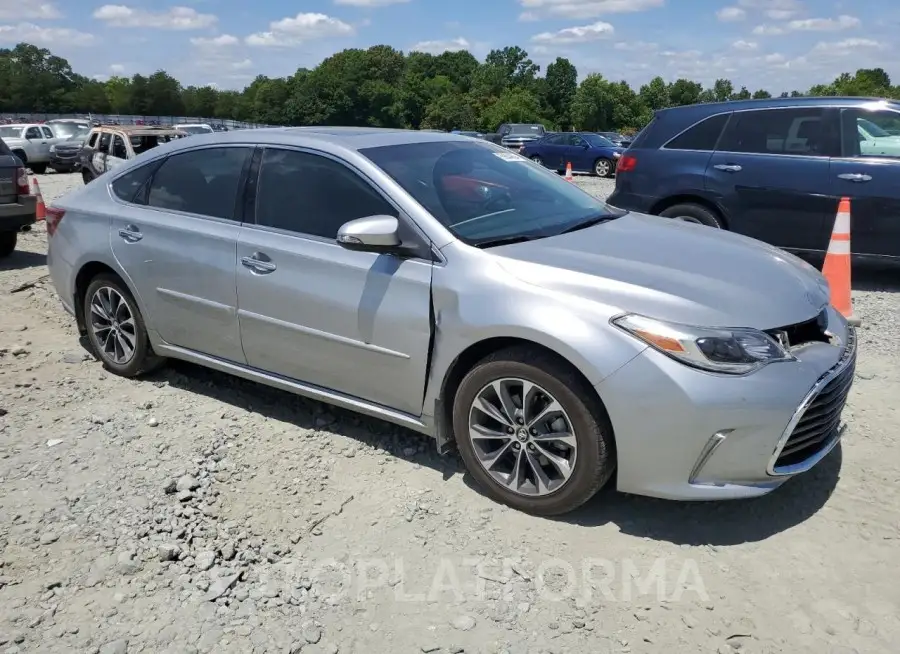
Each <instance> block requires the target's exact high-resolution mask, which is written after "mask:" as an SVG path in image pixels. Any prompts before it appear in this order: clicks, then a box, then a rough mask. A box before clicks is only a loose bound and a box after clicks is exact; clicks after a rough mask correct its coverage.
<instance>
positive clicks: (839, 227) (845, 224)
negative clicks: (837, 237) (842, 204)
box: [831, 213, 850, 234]
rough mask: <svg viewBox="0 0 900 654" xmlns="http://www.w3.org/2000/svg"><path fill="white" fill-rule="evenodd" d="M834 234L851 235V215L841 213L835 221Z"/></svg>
mask: <svg viewBox="0 0 900 654" xmlns="http://www.w3.org/2000/svg"><path fill="white" fill-rule="evenodd" d="M831 233H832V234H849V233H850V214H849V213H839V214H838V215H837V218H835V220H834V230H832V232H831Z"/></svg>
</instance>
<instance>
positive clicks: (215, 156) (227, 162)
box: [147, 147, 250, 220]
mask: <svg viewBox="0 0 900 654" xmlns="http://www.w3.org/2000/svg"><path fill="white" fill-rule="evenodd" d="M249 156H250V148H246V147H219V148H205V149H203V150H191V151H189V152H182V153H180V154H173V155H172V156H170V157H169V158H167V159H166V160H165V161H164V162H163V164H162V165H161V166H160V167H159V169H158V170H157V171H156V174H155V175H153V181H152V182H150V190H149V194H148V196H147V204H148V205H149V206H151V207H156V208H158V209H168V210H171V211H185V212H187V213H195V214H198V215H201V216H211V217H213V218H225V219H229V220H233V219H234V205H235V201H236V200H237V195H238V191H239V188H240V180H241V174H242V172H243V170H244V164H245V163H246V162H247V158H248V157H249Z"/></svg>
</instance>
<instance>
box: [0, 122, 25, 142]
mask: <svg viewBox="0 0 900 654" xmlns="http://www.w3.org/2000/svg"><path fill="white" fill-rule="evenodd" d="M21 136H22V128H21V127H11V126H9V125H4V126H2V127H0V138H4V139H17V138H19V137H21Z"/></svg>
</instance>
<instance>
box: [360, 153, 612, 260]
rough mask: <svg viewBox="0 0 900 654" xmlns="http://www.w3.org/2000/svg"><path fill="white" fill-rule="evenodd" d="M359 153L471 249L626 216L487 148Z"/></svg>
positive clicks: (532, 166)
mask: <svg viewBox="0 0 900 654" xmlns="http://www.w3.org/2000/svg"><path fill="white" fill-rule="evenodd" d="M360 153H361V154H362V155H363V156H365V157H368V158H369V159H370V160H371V161H372V162H374V163H375V164H376V165H377V166H379V167H380V168H381V169H382V170H384V171H385V172H386V173H387V174H388V175H390V176H391V177H392V178H393V179H394V180H395V181H396V182H397V183H398V184H399V185H400V186H402V187H403V188H404V189H405V190H406V191H407V192H408V193H409V194H410V195H411V196H412V197H413V198H415V199H416V200H417V201H418V202H419V204H421V205H422V206H423V207H425V208H426V209H427V210H428V211H429V212H430V213H431V214H432V215H433V216H434V217H435V218H437V219H438V220H439V221H440V222H441V223H442V224H443V225H444V226H446V227H447V229H449V230H450V232H452V233H453V235H454V236H456V237H457V238H459V239H460V240H462V241H463V242H465V243H468V244H469V245H474V246H481V247H489V246H491V245H499V244H501V243H504V242H514V241H524V240H531V239H535V238H543V237H547V236H554V235H556V234H561V233H563V232H567V231H571V230H573V229H577V228H578V227H580V226H582V225H584V226H586V225H588V224H592V223H594V222H597V221H599V220H603V219H611V218H617V217H619V216H621V215H624V213H625V212H623V211H621V210H619V209H616V208H614V207H611V206H610V205H607V204H606V203H604V202H601V201H600V200H598V199H596V198H594V197H593V196H591V195H589V194H588V193H586V192H584V191H582V190H581V189H579V188H578V187H577V186H575V185H574V184H572V183H570V182H567V181H565V180H564V179H563V178H562V177H560V176H558V175H556V174H554V173H551V172H550V171H548V170H546V169H545V168H543V167H541V166H537V165H535V164H533V163H532V162H530V161H529V160H528V159H526V158H525V157H521V156H519V155H518V154H515V153H512V152H510V151H509V150H507V149H506V148H502V147H500V146H498V145H494V144H493V143H489V142H487V141H470V140H465V141H463V140H459V141H432V142H428V143H407V144H403V145H387V146H381V147H375V148H364V149H362V150H360Z"/></svg>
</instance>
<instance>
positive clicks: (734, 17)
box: [716, 7, 747, 23]
mask: <svg viewBox="0 0 900 654" xmlns="http://www.w3.org/2000/svg"><path fill="white" fill-rule="evenodd" d="M716 17H717V18H718V19H719V20H720V21H722V22H723V23H733V22H735V21H739V20H744V19H745V18H746V17H747V12H746V11H744V10H743V9H741V8H740V7H723V8H722V9H719V11H717V12H716Z"/></svg>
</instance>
